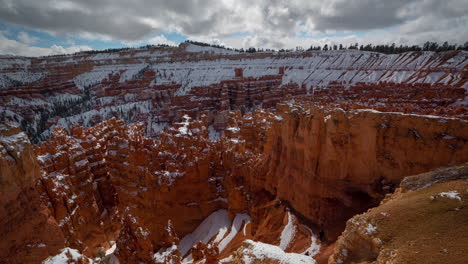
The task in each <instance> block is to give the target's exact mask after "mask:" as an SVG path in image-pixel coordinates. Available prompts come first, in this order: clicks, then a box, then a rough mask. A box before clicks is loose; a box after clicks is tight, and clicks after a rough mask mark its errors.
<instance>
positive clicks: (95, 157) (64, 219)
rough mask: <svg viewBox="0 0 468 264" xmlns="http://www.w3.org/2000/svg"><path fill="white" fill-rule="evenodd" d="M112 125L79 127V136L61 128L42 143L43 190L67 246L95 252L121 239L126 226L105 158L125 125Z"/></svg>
mask: <svg viewBox="0 0 468 264" xmlns="http://www.w3.org/2000/svg"><path fill="white" fill-rule="evenodd" d="M108 124H109V125H110V124H114V125H113V126H112V127H110V126H107V125H106V124H101V126H97V127H95V128H94V129H92V130H91V131H89V132H87V133H84V132H83V130H82V129H81V128H78V127H75V128H74V129H72V133H73V134H74V136H73V137H72V136H69V135H67V133H66V131H65V130H64V129H61V128H58V129H56V130H55V131H54V133H53V135H52V137H51V139H50V140H49V141H47V142H44V143H43V144H41V145H40V146H37V147H36V153H37V155H38V161H39V162H40V164H41V166H42V168H43V170H44V175H43V176H42V177H41V179H40V189H39V190H40V191H41V196H42V199H43V200H44V202H45V203H46V204H47V205H48V207H49V209H50V210H51V212H52V213H53V215H54V218H55V219H56V220H57V222H58V224H59V226H60V228H61V229H62V232H63V234H64V235H65V238H66V243H67V246H69V247H71V248H75V249H78V250H80V251H81V252H83V253H85V254H88V255H89V256H94V255H95V254H97V253H98V252H99V251H100V250H102V247H103V246H107V245H106V244H107V242H108V241H112V240H115V237H116V236H117V234H118V233H119V229H120V218H119V215H118V210H117V198H116V195H115V191H114V189H113V187H112V185H111V184H110V180H109V175H108V172H107V166H106V164H105V160H104V157H105V151H106V149H105V147H106V141H107V140H109V138H110V137H112V136H114V135H115V134H117V133H118V131H119V130H118V128H119V127H118V125H119V123H118V122H116V121H115V120H111V121H109V122H108ZM121 125H122V123H121ZM103 126H106V128H107V129H103ZM110 129H112V130H110ZM120 131H122V130H120Z"/></svg>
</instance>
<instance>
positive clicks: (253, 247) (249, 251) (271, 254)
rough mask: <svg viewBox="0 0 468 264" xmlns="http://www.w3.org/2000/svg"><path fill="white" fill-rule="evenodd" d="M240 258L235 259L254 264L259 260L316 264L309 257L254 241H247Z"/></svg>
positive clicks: (293, 263) (290, 263)
mask: <svg viewBox="0 0 468 264" xmlns="http://www.w3.org/2000/svg"><path fill="white" fill-rule="evenodd" d="M238 253H240V256H239V255H238V256H235V257H234V259H236V258H238V260H240V262H239V263H244V264H253V263H257V262H256V261H258V260H273V261H278V263H281V264H301V263H304V264H315V263H316V262H315V260H314V259H313V258H311V257H309V256H305V255H301V254H296V253H286V252H284V251H283V250H282V249H281V248H280V247H277V246H274V245H270V244H265V243H261V242H255V241H252V240H246V241H245V242H244V246H243V248H241V250H240V252H238Z"/></svg>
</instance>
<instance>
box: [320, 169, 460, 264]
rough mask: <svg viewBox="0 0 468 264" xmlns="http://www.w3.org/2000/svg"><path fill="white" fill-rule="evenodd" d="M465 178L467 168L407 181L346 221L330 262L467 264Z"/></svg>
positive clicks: (426, 175) (419, 176)
mask: <svg viewBox="0 0 468 264" xmlns="http://www.w3.org/2000/svg"><path fill="white" fill-rule="evenodd" d="M467 179H468V167H467V164H466V163H465V164H464V165H462V166H457V167H453V168H448V169H444V170H438V171H435V172H431V173H425V174H421V175H417V176H412V177H407V178H405V179H404V181H403V182H402V184H401V188H399V189H398V190H397V191H396V192H395V193H394V194H392V195H390V196H388V197H386V198H385V200H384V201H383V202H382V203H381V204H380V205H379V206H378V207H376V208H372V209H371V210H369V211H367V212H366V213H364V214H361V215H357V216H354V217H353V218H351V219H350V220H349V221H348V222H347V224H346V229H345V231H344V232H343V234H342V235H341V236H340V237H339V239H338V241H337V243H336V247H335V250H334V253H333V255H332V256H331V257H330V259H329V263H333V264H334V263H340V264H344V263H389V262H391V263H463V262H465V261H466V248H465V247H464V246H463V245H465V244H466V243H468V239H467V237H466V235H464V234H466V219H467V217H468V214H467V211H466V203H467V202H466V199H467V195H468V193H467V187H468V181H467Z"/></svg>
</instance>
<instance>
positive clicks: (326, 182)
mask: <svg viewBox="0 0 468 264" xmlns="http://www.w3.org/2000/svg"><path fill="white" fill-rule="evenodd" d="M267 138H268V141H267V142H266V144H265V151H264V154H263V156H262V157H261V158H260V161H259V163H258V164H257V165H256V167H255V168H254V170H253V173H252V175H251V176H250V178H249V179H248V181H249V182H250V184H251V186H252V188H253V190H266V191H268V192H269V193H271V194H272V195H273V196H275V197H276V198H277V199H281V200H285V201H287V202H289V203H290V205H291V206H292V207H293V208H294V209H295V210H296V211H297V212H300V213H301V214H302V215H303V216H304V217H305V218H306V219H309V220H312V221H313V222H314V223H316V224H318V225H319V227H320V229H321V230H322V231H323V232H324V234H325V237H326V238H327V239H330V240H334V239H335V238H336V237H337V236H338V235H339V234H340V233H341V231H342V229H343V228H344V223H345V221H346V220H347V219H348V218H350V217H351V216H353V215H354V214H356V213H358V212H362V211H364V210H366V209H367V208H369V207H371V206H375V205H377V204H378V202H379V201H380V200H381V199H382V198H383V197H384V195H385V193H389V192H392V191H393V190H394V188H395V186H398V184H399V182H400V181H401V180H402V179H403V178H404V177H405V176H408V175H413V174H417V173H421V172H425V171H430V170H432V169H434V168H437V167H440V166H446V165H454V164H458V163H461V162H464V161H466V159H467V157H468V149H467V147H466V141H467V139H468V130H467V122H466V121H463V120H459V119H444V118H436V117H431V116H417V115H405V114H401V113H381V112H376V111H372V110H357V111H349V112H345V111H343V110H339V109H336V110H331V111H328V110H321V109H318V108H316V107H314V106H310V107H307V106H295V105H287V104H283V105H279V106H278V111H277V113H276V117H275V122H273V124H272V127H271V129H270V130H269V134H268V136H267ZM292 190H294V191H292Z"/></svg>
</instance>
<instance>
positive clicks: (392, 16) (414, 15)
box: [0, 0, 468, 48]
mask: <svg viewBox="0 0 468 264" xmlns="http://www.w3.org/2000/svg"><path fill="white" fill-rule="evenodd" d="M5 1H6V0H0V3H4V4H3V5H2V4H0V20H2V21H4V22H7V23H12V24H17V25H22V26H26V27H29V28H34V29H38V30H44V31H46V32H50V33H52V34H55V35H60V36H79V37H81V38H87V39H97V40H101V41H110V40H114V41H116V40H117V41H121V42H123V43H125V44H126V45H130V46H135V45H138V44H145V43H148V41H149V43H155V44H158V43H165V44H169V45H173V44H174V43H173V42H171V41H170V40H167V39H165V38H164V37H162V36H161V33H166V32H177V33H180V34H182V35H185V36H187V37H188V38H190V39H194V40H201V39H204V40H207V42H212V41H213V40H215V41H217V42H218V43H226V45H230V46H233V47H244V48H246V47H250V46H255V47H263V48H295V47H296V46H304V47H307V46H310V45H312V44H314V43H316V44H318V43H326V42H327V41H336V42H342V43H344V44H345V43H348V42H350V41H353V42H359V43H363V44H367V43H369V42H373V43H374V44H382V43H392V42H395V43H397V44H398V43H403V44H421V43H423V42H425V41H438V42H443V41H449V42H452V43H453V42H455V43H459V44H461V43H464V42H465V41H466V40H468V31H467V30H466V25H467V24H468V23H467V22H468V1H466V0H445V1H440V0H391V1H389V0H353V1H349V0H327V1H322V0H257V1H251V0H237V1H233V0H204V1H199V0H171V1H166V0H133V1H128V0H100V1H90V0H41V1H37V0H15V1H8V4H7V3H5ZM389 28H391V29H392V30H389ZM239 32H242V33H245V34H238V33H239ZM333 32H351V33H350V34H348V35H344V36H341V37H339V36H338V37H331V38H328V37H320V36H321V35H324V34H331V33H333ZM363 32H364V33H363ZM236 34H237V36H236V37H233V36H232V35H236ZM301 34H305V35H307V36H308V37H307V38H303V37H301ZM151 36H156V37H151ZM148 39H149V40H148ZM24 43H26V42H24Z"/></svg>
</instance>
